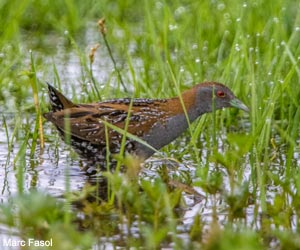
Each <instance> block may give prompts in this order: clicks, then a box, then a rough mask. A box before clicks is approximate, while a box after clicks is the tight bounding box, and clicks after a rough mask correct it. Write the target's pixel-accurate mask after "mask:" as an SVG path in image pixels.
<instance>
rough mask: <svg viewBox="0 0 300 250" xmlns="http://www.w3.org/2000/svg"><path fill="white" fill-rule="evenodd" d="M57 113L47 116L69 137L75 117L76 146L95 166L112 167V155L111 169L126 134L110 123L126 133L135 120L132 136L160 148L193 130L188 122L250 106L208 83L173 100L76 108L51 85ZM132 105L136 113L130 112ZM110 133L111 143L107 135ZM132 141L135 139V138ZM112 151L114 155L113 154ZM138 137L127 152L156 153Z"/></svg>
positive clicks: (72, 135)
mask: <svg viewBox="0 0 300 250" xmlns="http://www.w3.org/2000/svg"><path fill="white" fill-rule="evenodd" d="M48 90H49V97H50V102H51V107H52V111H51V112H49V113H46V114H45V115H44V116H45V118H46V119H47V120H48V121H51V122H52V123H53V124H54V125H55V126H56V128H57V129H58V131H59V132H60V134H61V135H62V136H64V135H65V133H66V130H65V126H66V124H67V123H66V119H69V120H68V121H69V122H68V124H69V130H70V140H71V145H72V147H73V148H74V149H75V151H76V152H77V153H78V154H79V155H80V156H81V157H82V158H83V159H84V160H85V161H87V162H88V163H89V164H91V165H93V166H94V165H99V166H100V167H101V168H102V169H106V168H107V157H106V156H107V153H108V154H109V156H110V157H109V159H110V161H109V162H110V168H113V167H114V165H115V163H116V160H114V159H113V158H112V157H111V155H112V154H118V153H119V152H120V145H121V141H122V134H120V133H118V132H117V131H115V130H114V129H112V128H111V127H109V126H108V128H105V126H106V125H105V122H103V121H106V122H107V123H109V124H112V125H113V126H116V127H118V128H120V129H124V128H125V124H126V120H127V119H129V123H128V129H127V132H128V133H129V134H132V135H134V136H136V137H138V138H140V139H142V140H143V141H144V142H146V143H147V144H149V145H151V147H153V148H154V149H157V150H159V149H160V148H162V147H163V146H165V145H167V144H169V143H170V142H171V141H173V140H174V139H176V138H177V137H178V136H179V135H180V134H181V133H182V132H184V131H185V130H186V129H187V127H188V121H187V119H186V114H185V111H184V108H185V110H186V112H187V115H188V119H189V121H190V122H193V121H194V120H195V119H196V118H198V117H199V116H201V115H202V114H204V113H208V112H211V111H213V109H221V108H225V107H236V108H239V109H242V110H245V111H248V108H247V107H246V106H245V105H244V104H243V103H242V102H241V101H240V100H238V99H237V98H236V97H235V96H234V94H233V93H232V92H231V91H230V90H229V89H228V88H227V87H226V86H224V85H223V84H220V83H215V82H205V83H202V84H198V85H196V86H194V87H193V88H191V89H189V90H187V91H185V92H183V93H182V95H181V97H182V101H183V103H184V108H183V105H182V104H181V101H180V98H179V97H174V98H170V99H130V98H124V99H113V100H108V101H103V102H98V103H91V104H74V103H73V102H71V101H70V100H69V99H67V98H66V97H65V96H63V95H62V94H61V93H60V92H59V91H57V90H56V89H55V88H53V87H52V86H51V85H49V84H48ZM130 107H131V110H130V112H128V111H129V108H130ZM105 131H108V134H107V135H108V138H109V139H108V141H107V140H106V132H105ZM129 137H130V136H129ZM107 148H109V152H107ZM153 148H150V147H148V146H147V145H145V144H142V143H139V142H137V141H136V140H134V139H133V138H128V137H127V138H126V142H125V152H126V153H130V154H133V155H135V156H138V157H139V158H141V159H142V160H145V159H147V158H148V157H150V156H151V155H152V154H153V153H154V152H155V151H154V150H153Z"/></svg>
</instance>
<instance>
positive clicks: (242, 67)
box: [0, 0, 300, 249]
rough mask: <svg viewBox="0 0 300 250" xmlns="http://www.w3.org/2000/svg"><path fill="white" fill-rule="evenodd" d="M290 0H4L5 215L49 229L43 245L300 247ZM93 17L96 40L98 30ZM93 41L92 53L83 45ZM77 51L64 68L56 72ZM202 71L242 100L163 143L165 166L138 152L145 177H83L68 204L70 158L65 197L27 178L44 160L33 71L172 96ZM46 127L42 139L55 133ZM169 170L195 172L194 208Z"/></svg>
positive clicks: (80, 84) (100, 91) (298, 29)
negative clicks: (100, 23) (101, 25)
mask: <svg viewBox="0 0 300 250" xmlns="http://www.w3.org/2000/svg"><path fill="white" fill-rule="evenodd" d="M299 10H300V8H299V3H298V2H297V1H293V0H288V1H283V0H282V1H276V2H269V1H254V2H248V1H244V2H241V1H238V0H230V1H226V3H225V2H222V1H188V0H186V1H146V0H145V1H143V2H142V3H140V4H137V3H136V1H121V0H120V1H115V2H113V3H112V2H111V1H108V0H107V1H106V0H103V1H98V2H92V1H90V2H87V1H69V0H68V1H59V2H58V1H57V2H55V3H54V2H53V1H43V2H41V1H35V0H26V1H25V0H24V1H19V2H18V3H17V2H16V1H3V3H1V9H0V21H1V23H2V24H3V25H2V28H1V29H0V33H1V39H0V61H1V65H2V66H1V69H0V77H1V83H0V90H1V91H0V103H1V109H0V110H1V112H2V115H1V117H2V121H1V123H2V125H3V126H1V127H3V133H2V131H0V132H1V135H3V138H0V140H1V143H2V142H4V143H5V145H7V149H8V152H7V154H6V156H5V158H4V159H1V161H3V162H1V168H3V170H1V171H2V172H1V173H4V176H5V177H3V182H4V184H3V188H1V189H2V197H3V196H6V198H5V199H4V201H3V202H2V203H3V204H2V205H1V208H0V209H1V211H2V213H1V216H0V222H1V223H2V225H5V226H6V227H8V228H13V229H17V233H16V234H17V236H18V237H20V238H21V239H27V238H30V237H34V238H37V239H49V238H53V241H54V242H55V244H54V246H53V247H52V249H62V248H63V249H75V248H76V247H77V248H78V249H91V248H92V246H94V248H97V247H98V248H99V249H104V248H105V246H106V247H109V246H112V247H118V246H121V247H127V248H139V247H141V246H142V247H145V248H146V249H156V248H162V247H171V248H174V249H198V248H203V249H265V248H271V249H299V248H300V243H299V242H300V241H299V236H298V234H299V225H300V217H299V216H300V214H299V211H300V210H299V206H300V203H299V201H300V197H299V194H300V181H299V180H300V171H299V165H300V160H299V155H300V152H299V151H300V148H299V141H300V138H299V133H300V131H299V120H300V108H299V107H300V105H299V97H300V88H299V77H300V69H299V58H300V46H299V44H300V13H299ZM266 13H268V14H266ZM102 16H105V18H106V22H107V23H106V25H107V30H106V33H105V36H106V37H104V38H105V39H106V38H107V40H99V33H98V31H97V24H96V22H97V20H98V19H99V17H102ZM33 18H34V20H33ZM52 36H54V39H53V38H52ZM102 38H103V37H102ZM57 41H62V42H60V43H59V44H60V45H59V46H58V45H57ZM96 43H99V44H100V47H99V48H97V49H95V50H94V51H93V53H94V54H93V60H91V58H89V59H90V60H89V59H88V53H87V52H86V51H87V49H86V47H89V48H91V47H92V46H94V44H96ZM91 44H93V45H91ZM94 48H96V47H94ZM108 48H109V50H108V51H107V49H108ZM29 49H30V50H31V53H28V51H29ZM56 50H58V51H59V52H58V53H61V52H62V51H63V52H64V53H65V55H64V56H60V55H59V54H58V53H57V54H56V52H55V51H56ZM49 51H51V52H50V55H49ZM53 51H54V52H53ZM51 53H52V54H51ZM69 54H73V57H71V56H69ZM74 55H75V56H74ZM112 55H113V57H114V58H115V61H114V62H111V61H110V60H111V59H108V58H109V56H112ZM49 57H50V58H51V60H49V59H47V58H49ZM52 57H53V58H52ZM74 58H76V61H78V65H76V67H75V71H73V73H72V74H74V75H71V74H68V72H67V73H65V71H66V69H67V68H68V67H71V66H70V61H72V60H74ZM49 62H51V63H49ZM72 67H74V65H73V66H72ZM24 72H29V73H30V74H29V73H28V74H27V75H26V74H24ZM99 72H101V73H102V74H103V75H104V77H103V78H97V74H98V73H99ZM28 76H30V77H28ZM204 80H215V81H220V82H225V83H226V85H228V86H229V87H230V88H231V89H232V90H233V91H234V93H235V94H236V95H237V96H238V97H239V98H240V99H242V100H243V101H244V102H245V103H246V104H247V105H249V106H250V109H251V111H250V114H249V115H246V114H243V113H241V112H239V111H237V110H234V109H233V110H224V111H218V112H215V113H214V114H209V115H205V116H203V117H202V118H201V119H200V120H199V121H198V122H196V123H194V124H191V126H190V129H189V131H188V132H187V133H186V134H185V135H184V137H183V138H181V141H183V142H184V146H182V143H181V141H176V142H175V143H173V144H171V145H168V146H167V147H165V149H164V150H163V151H164V153H165V155H166V156H167V157H171V158H175V159H177V160H178V161H179V162H181V163H180V164H179V167H177V168H175V170H174V171H173V169H174V166H173V165H172V164H171V163H164V161H163V160H162V161H161V162H160V164H159V165H160V166H159V167H157V166H151V164H149V163H148V164H147V165H150V169H151V168H152V167H154V168H155V169H156V168H158V169H160V170H159V171H156V172H157V175H155V177H152V176H147V175H146V176H145V178H140V180H137V179H135V178H129V177H128V176H126V175H121V174H119V173H107V174H106V177H107V178H108V182H109V189H107V188H106V187H107V185H108V184H107V182H106V181H105V180H103V179H102V178H100V179H99V180H98V184H97V186H96V187H91V184H88V183H87V184H86V187H84V188H83V189H82V190H81V191H78V193H77V196H76V197H75V201H76V202H75V201H74V197H73V196H72V195H70V192H68V191H71V188H70V186H69V185H70V182H72V177H71V176H70V174H71V171H72V169H71V168H70V167H71V164H72V163H74V161H68V162H65V164H66V165H65V166H64V167H65V169H66V171H65V172H64V173H62V174H65V183H66V184H65V185H66V186H65V187H61V188H64V189H65V191H66V197H67V198H66V199H63V200H58V199H56V198H53V197H49V196H48V195H45V194H43V192H42V191H40V190H36V189H38V188H37V187H39V185H38V183H39V181H40V182H41V180H39V178H38V177H37V178H36V180H35V181H32V182H30V181H28V180H27V179H28V176H32V175H33V174H32V172H34V175H37V176H38V175H39V174H38V173H39V172H38V171H40V170H39V169H40V168H42V169H44V168H45V166H44V165H43V164H44V163H43V158H45V157H46V156H45V155H44V156H43V151H42V150H41V149H42V145H43V139H42V138H43V135H42V131H43V130H42V129H41V128H42V123H41V122H40V121H41V120H40V119H41V114H42V110H46V109H47V108H46V106H47V103H48V100H47V99H46V98H45V96H46V95H44V92H45V91H44V84H43V83H44V82H46V81H54V83H55V84H56V85H57V86H59V87H60V88H61V89H63V90H64V89H66V90H67V91H66V92H67V94H68V95H69V96H71V95H72V94H73V96H74V98H73V99H74V100H75V101H78V102H86V101H97V100H99V99H109V98H115V97H123V96H133V97H154V98H162V97H169V96H173V95H178V94H179V92H181V91H183V90H184V89H186V88H189V87H190V86H192V85H193V84H195V83H196V82H200V81H204ZM29 86H31V88H30V87H29ZM127 91H128V92H127ZM82 93H83V94H82ZM37 97H38V98H37ZM8 111H9V112H14V113H13V114H12V117H13V118H12V119H11V118H10V116H11V115H9V114H8V113H7V112H8ZM28 115H30V117H31V118H29V119H28V117H27V116H28ZM32 117H35V118H32ZM12 121H14V122H12ZM107 126H108V127H109V126H111V125H110V124H107ZM49 131H52V130H49ZM53 131H54V130H53ZM53 133H54V132H53ZM128 136H129V137H130V136H131V135H128ZM45 139H46V144H45V145H46V146H47V143H49V139H51V140H53V138H51V136H50V135H49V134H46V135H45ZM54 140H55V142H56V143H57V140H56V139H54ZM53 155H55V154H54V153H53ZM160 157H161V156H160ZM68 164H70V165H68ZM189 164H190V165H191V166H189V168H188V170H184V169H185V168H184V165H189ZM166 169H167V170H168V171H167V172H168V173H167V174H166V171H165V170H166ZM156 170H157V169H156ZM10 172H12V173H13V174H14V177H15V178H14V179H13V180H14V181H16V183H17V184H16V186H17V188H16V190H15V191H14V192H12V193H11V192H8V193H7V192H6V191H5V190H7V189H9V186H10V185H12V186H14V185H13V184H12V183H11V180H10V179H9V178H7V175H8V174H9V173H10ZM178 172H180V174H179V175H178V174H177V173H178ZM169 178H171V179H172V178H175V179H176V178H177V179H178V182H183V183H186V184H188V185H190V183H191V182H192V185H193V186H196V187H197V188H198V189H197V190H200V191H201V194H204V196H205V197H206V199H205V200H201V199H200V201H197V197H196V195H195V196H194V197H193V198H194V201H193V202H192V204H193V205H195V207H196V206H199V207H200V210H198V211H197V212H195V213H194V214H193V215H192V216H190V218H188V219H187V218H186V217H184V216H183V214H184V211H185V210H188V211H190V210H192V207H191V205H188V204H189V203H188V195H187V194H186V192H187V190H184V189H180V188H178V187H174V186H173V185H170V179H169ZM87 182H88V181H87ZM91 182H94V180H92V181H91ZM31 188H33V189H35V190H36V191H34V192H33V191H31ZM182 190H184V191H185V192H183V191H182ZM103 193H105V195H103ZM8 200H9V201H8ZM183 201H186V202H187V203H188V204H183V203H184V202H183ZM71 202H72V204H73V203H74V204H76V206H75V205H72V206H70V203H71ZM195 207H193V209H195ZM183 208H184V209H183ZM79 211H80V212H79ZM186 216H187V215H186ZM79 230H82V231H81V232H80V231H79ZM2 234H4V233H3V232H2ZM6 236H11V235H9V234H6ZM1 243H2V242H1V241H0V245H1ZM0 248H1V247H0Z"/></svg>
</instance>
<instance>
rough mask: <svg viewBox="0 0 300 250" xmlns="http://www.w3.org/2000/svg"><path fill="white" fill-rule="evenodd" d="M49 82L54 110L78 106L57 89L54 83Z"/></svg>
mask: <svg viewBox="0 0 300 250" xmlns="http://www.w3.org/2000/svg"><path fill="white" fill-rule="evenodd" d="M47 84H48V91H49V98H50V104H51V107H52V111H53V112H56V111H60V110H63V109H67V108H73V107H76V104H74V103H73V102H72V101H70V100H69V99H68V98H67V97H65V96H64V95H63V94H62V93H60V92H59V91H58V90H57V89H55V88H54V87H53V86H52V85H50V84H49V83H47Z"/></svg>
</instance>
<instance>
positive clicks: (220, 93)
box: [217, 90, 225, 97]
mask: <svg viewBox="0 0 300 250" xmlns="http://www.w3.org/2000/svg"><path fill="white" fill-rule="evenodd" d="M217 96H218V97H225V92H224V91H222V90H218V91H217Z"/></svg>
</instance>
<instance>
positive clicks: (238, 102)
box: [230, 98, 250, 112]
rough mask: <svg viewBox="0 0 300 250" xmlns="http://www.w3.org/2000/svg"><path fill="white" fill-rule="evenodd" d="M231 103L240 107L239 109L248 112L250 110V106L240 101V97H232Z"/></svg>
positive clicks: (235, 106)
mask: <svg viewBox="0 0 300 250" xmlns="http://www.w3.org/2000/svg"><path fill="white" fill-rule="evenodd" d="M230 105H231V106H232V107H234V108H238V109H242V110H244V111H246V112H249V111H250V110H249V108H248V107H247V106H246V105H245V104H244V103H242V101H240V100H239V99H237V98H235V99H232V100H231V101H230Z"/></svg>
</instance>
